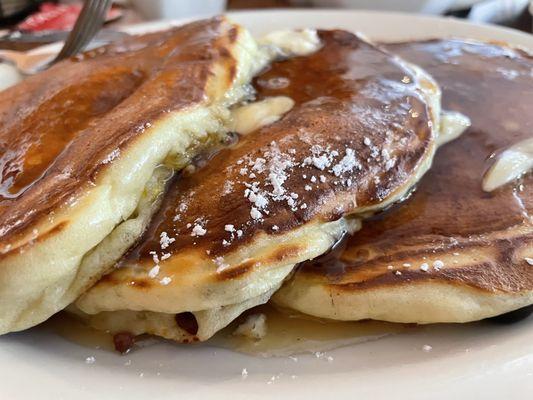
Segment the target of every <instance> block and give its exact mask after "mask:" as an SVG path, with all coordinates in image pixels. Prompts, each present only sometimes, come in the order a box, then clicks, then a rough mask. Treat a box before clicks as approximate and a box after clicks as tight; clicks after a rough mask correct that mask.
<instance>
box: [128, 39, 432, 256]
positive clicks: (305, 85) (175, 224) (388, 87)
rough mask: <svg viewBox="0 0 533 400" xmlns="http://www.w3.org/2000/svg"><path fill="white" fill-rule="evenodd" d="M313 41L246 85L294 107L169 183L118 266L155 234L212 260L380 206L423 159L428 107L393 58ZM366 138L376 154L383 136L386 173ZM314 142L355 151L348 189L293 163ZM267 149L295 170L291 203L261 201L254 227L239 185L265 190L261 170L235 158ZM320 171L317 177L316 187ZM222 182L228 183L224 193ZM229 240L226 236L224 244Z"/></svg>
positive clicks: (155, 245)
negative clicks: (314, 47) (259, 238)
mask: <svg viewBox="0 0 533 400" xmlns="http://www.w3.org/2000/svg"><path fill="white" fill-rule="evenodd" d="M319 35H320V38H321V41H322V48H321V49H320V50H318V51H317V52H316V53H313V54H311V55H308V56H302V57H294V58H290V59H287V60H282V61H278V62H275V63H273V64H272V65H271V66H270V67H269V68H268V69H267V70H266V71H264V72H263V73H262V74H261V75H260V76H258V77H257V78H256V79H255V80H254V87H255V89H256V91H257V99H263V98H266V97H270V96H287V97H290V98H291V99H293V100H294V101H295V105H294V107H293V109H292V110H291V111H289V112H288V113H287V114H286V115H285V116H284V117H283V118H282V119H281V120H280V121H278V122H276V123H273V124H272V125H269V126H266V127H264V128H261V129H259V130H257V131H255V132H252V133H249V134H247V135H246V136H244V137H242V138H241V140H240V141H239V142H238V143H237V144H236V145H234V146H232V147H230V148H226V149H223V150H221V151H220V152H218V153H217V154H215V155H214V156H212V157H211V158H210V159H209V161H208V162H207V163H204V164H205V165H203V166H202V167H200V168H198V170H197V171H196V172H194V173H192V174H189V175H187V176H182V177H180V178H179V179H178V180H176V182H175V184H173V185H172V187H171V188H170V189H169V191H168V193H167V194H166V195H165V199H164V201H163V206H162V209H161V211H160V212H159V214H158V215H157V216H156V218H155V220H154V222H153V223H152V224H151V226H150V228H149V229H148V231H147V233H146V234H145V236H144V238H143V239H142V240H141V242H140V244H139V245H138V246H137V247H136V248H135V249H134V250H133V251H131V252H130V253H129V255H128V256H127V257H126V259H125V260H123V262H126V263H127V262H130V261H132V260H133V261H135V260H139V259H151V258H152V255H151V254H153V253H152V252H156V253H160V252H161V246H160V237H161V234H164V233H166V234H168V236H169V237H171V238H173V239H175V241H174V242H172V243H171V244H170V245H169V247H168V248H166V249H164V250H163V251H164V252H168V253H172V252H176V251H178V250H181V249H183V248H185V247H189V246H198V247H200V248H202V249H204V250H205V249H207V250H208V251H209V252H210V253H209V254H211V255H214V254H220V253H224V252H229V251H231V250H233V249H234V248H235V246H237V245H241V244H243V243H246V241H247V240H249V239H250V238H251V237H253V236H254V235H255V234H256V233H257V232H259V231H263V230H264V231H266V232H268V233H272V234H279V233H283V232H286V231H288V230H291V229H293V228H295V227H298V226H301V225H302V224H303V223H304V222H306V221H309V220H311V219H313V218H322V219H324V220H332V219H337V218H339V216H342V215H344V214H345V213H349V212H352V211H353V210H354V209H355V207H360V206H367V205H372V204H376V203H379V202H380V201H381V200H382V199H383V198H384V197H386V196H387V195H388V194H389V193H391V192H392V191H394V190H395V189H397V188H398V187H399V186H401V185H402V184H403V182H404V180H405V179H406V177H407V176H409V175H410V174H411V173H412V170H413V169H414V168H415V167H416V166H417V165H418V163H419V162H420V161H421V160H422V159H424V158H425V156H426V154H427V153H426V152H427V150H428V147H429V146H430V145H431V140H432V133H431V128H430V127H429V115H428V111H427V108H426V105H425V103H424V102H423V101H422V99H421V97H420V94H419V93H418V92H417V89H416V88H417V86H416V84H415V83H414V77H413V76H412V74H411V72H410V71H409V70H407V69H406V68H404V67H403V66H402V65H401V64H399V63H398V62H397V61H396V60H395V59H394V58H393V57H391V56H390V55H388V54H386V53H384V52H382V51H381V50H379V49H377V48H376V47H374V46H372V45H369V44H367V43H366V42H364V41H362V40H361V39H359V38H357V37H356V36H355V35H353V34H350V33H347V32H343V31H323V32H320V33H319ZM365 137H368V138H369V139H371V141H372V143H374V144H375V146H376V148H378V149H381V148H383V147H386V146H387V145H386V144H385V142H386V138H387V137H390V139H391V143H392V144H390V143H389V146H393V147H394V149H393V151H394V152H395V155H396V156H397V163H396V166H395V168H392V169H386V168H385V162H384V161H383V160H382V159H379V157H378V159H374V158H372V157H370V152H371V150H370V148H369V147H368V145H365V144H364V143H363V142H364V138H365ZM402 140H403V142H402V143H403V144H401V145H400V144H398V143H399V142H400V141H402ZM315 144H320V145H323V146H324V147H326V146H330V147H331V149H334V150H337V151H338V152H339V153H340V156H339V157H338V159H340V158H342V157H343V156H344V155H345V154H344V152H345V149H346V148H348V147H350V148H353V149H355V152H356V154H357V157H358V159H359V161H360V162H361V164H362V168H361V170H358V171H350V172H347V173H345V174H344V176H343V177H342V178H350V179H351V180H352V181H353V183H354V184H353V185H352V186H351V187H347V186H346V185H343V184H341V182H340V180H341V179H340V178H338V177H336V176H334V175H333V174H332V173H330V172H328V171H327V170H323V171H321V170H319V169H317V168H315V167H314V166H311V165H307V166H301V165H299V164H298V163H300V164H301V162H302V160H304V159H305V158H306V157H308V156H310V155H311V152H310V148H311V146H312V145H315ZM276 148H277V150H279V154H280V155H281V156H280V159H281V160H289V159H290V160H295V164H298V165H297V166H296V167H294V168H291V171H290V173H288V175H287V179H286V181H285V182H284V187H285V189H286V192H287V193H295V194H296V195H297V196H298V197H297V200H296V203H297V205H298V207H297V209H295V210H291V209H290V207H288V206H287V203H286V202H285V201H273V200H270V203H269V205H268V207H267V210H268V212H269V213H268V214H266V212H264V213H263V220H262V221H260V222H258V221H253V220H251V217H250V205H251V204H250V201H249V200H248V199H246V198H245V197H244V193H245V189H246V186H245V184H252V183H253V182H255V181H257V182H259V183H260V186H261V187H267V188H271V187H270V186H269V185H270V184H269V183H268V180H267V179H268V174H267V173H259V172H256V173H255V174H254V175H256V176H253V177H249V176H248V174H249V173H250V172H252V171H251V170H248V172H247V173H246V174H241V173H240V172H239V170H240V169H241V168H242V167H243V166H246V163H244V164H239V162H240V160H242V159H245V158H246V157H250V158H252V159H256V158H257V157H264V158H266V159H267V161H268V157H267V156H266V155H265V154H267V153H268V152H269V151H273V150H272V149H276ZM304 175H305V176H306V177H307V178H304ZM313 175H315V176H316V178H317V182H315V183H313V184H312V186H313V189H312V190H304V188H305V186H306V185H307V184H310V183H311V182H310V181H309V178H310V177H311V176H313ZM320 175H324V181H322V182H321V181H318V178H319V176H320ZM377 178H379V179H380V180H379V183H376V182H378V180H377ZM228 182H229V183H231V184H232V186H231V188H230V189H228V190H227V189H226V185H227V184H228ZM341 199H345V201H344V200H343V201H341ZM303 204H305V206H306V207H305V208H304V207H301V205H303ZM185 205H186V208H185V209H183V210H181V208H182V206H183V207H184V206H185ZM199 219H201V220H204V221H207V222H206V224H205V226H203V228H205V230H206V232H205V234H203V235H202V236H194V235H193V234H191V229H192V227H193V226H194V225H195V221H198V220H199ZM227 224H231V225H233V226H234V227H235V230H242V235H241V236H239V237H236V235H235V234H233V235H230V233H229V232H228V231H226V230H225V226H226V225H227ZM230 236H233V239H234V240H233V241H231V243H229V244H226V245H224V240H229V239H230Z"/></svg>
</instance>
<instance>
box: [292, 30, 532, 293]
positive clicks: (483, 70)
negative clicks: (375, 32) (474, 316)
mask: <svg viewBox="0 0 533 400" xmlns="http://www.w3.org/2000/svg"><path fill="white" fill-rule="evenodd" d="M387 48H388V49H389V50H390V51H392V52H395V53H397V54H399V55H400V56H402V57H404V58H405V59H406V60H408V61H411V62H413V63H416V64H418V65H420V66H421V67H422V68H425V69H426V70H427V71H428V72H429V73H430V74H432V75H433V77H434V78H435V79H436V80H437V82H438V83H439V84H440V86H441V88H442V90H443V108H444V109H448V110H455V111H459V112H461V113H463V114H465V115H467V116H469V117H470V119H471V121H472V126H471V127H470V128H469V129H468V130H467V132H465V133H464V134H463V135H462V136H461V137H460V138H459V139H457V140H455V141H453V142H451V143H449V144H447V145H445V146H444V147H443V148H441V149H439V151H438V152H437V155H436V157H435V160H434V163H433V166H432V168H431V169H430V170H429V172H428V173H427V174H426V175H425V176H424V178H423V179H422V181H421V182H420V184H419V185H418V187H417V189H416V191H415V192H414V194H413V195H412V196H411V197H410V198H409V199H408V200H407V201H406V202H405V203H402V204H400V205H398V206H395V207H393V208H392V209H390V210H389V211H387V212H384V213H382V214H379V215H377V216H376V217H375V218H373V219H371V220H369V221H367V222H366V223H365V224H363V229H362V230H361V231H359V232H357V233H356V234H355V235H354V236H353V237H351V238H349V239H347V241H346V242H345V243H344V250H343V251H337V252H336V253H335V254H332V255H329V256H327V257H324V258H322V259H320V260H315V261H313V262H309V263H307V264H303V265H302V266H301V268H300V269H299V271H298V273H297V276H298V274H304V275H305V274H307V273H311V272H312V273H314V274H316V275H320V276H323V277H328V279H329V282H331V283H343V284H346V285H347V288H348V287H351V288H354V289H355V288H361V289H363V288H365V287H372V286H376V285H381V284H394V283H399V282H404V281H405V282H407V281H411V280H414V279H427V278H428V277H429V276H430V275H431V277H432V278H439V279H443V280H452V281H460V282H462V283H466V284H468V285H472V286H475V287H478V288H482V289H488V290H496V289H500V290H506V291H519V290H523V289H527V290H531V289H532V288H533V269H532V268H531V266H529V265H528V264H527V263H526V262H525V260H524V259H523V258H520V257H518V256H514V255H513V252H514V250H515V249H517V248H519V247H521V246H524V245H527V243H530V244H531V243H532V242H533V237H532V235H531V233H529V234H525V235H518V236H517V237H508V238H505V239H504V240H497V241H496V240H489V239H487V240H485V239H484V237H485V236H487V235H489V234H490V233H492V232H495V231H500V232H502V233H503V235H504V236H505V231H506V230H507V229H508V228H511V227H517V226H522V227H524V228H526V229H528V228H527V227H529V230H528V232H531V228H530V227H531V224H532V212H533V184H532V183H533V177H532V176H531V174H529V175H526V176H524V177H523V178H522V179H520V180H518V181H516V182H513V183H511V184H508V185H506V186H504V187H502V188H500V189H498V190H495V191H493V192H490V193H487V192H484V191H483V190H482V179H483V176H484V173H485V171H486V170H487V169H488V168H489V167H490V165H492V163H493V161H494V157H495V155H497V154H498V153H499V152H501V151H503V150H504V149H506V148H508V147H510V146H512V145H513V144H515V143H517V142H519V141H521V140H524V139H526V138H528V137H531V136H532V135H533V113H532V105H533V58H532V57H531V56H529V55H527V54H525V53H524V52H522V51H519V50H511V49H508V48H504V47H500V46H498V45H492V44H480V43H470V42H467V41H461V40H432V41H423V42H414V43H400V44H392V45H388V46H387ZM470 245H476V246H480V248H481V249H483V248H486V249H491V250H492V249H496V250H497V253H498V259H496V260H494V261H495V262H494V263H493V264H483V265H468V266H467V267H466V268H462V269H460V270H456V269H455V268H451V269H447V268H443V269H442V270H441V271H440V272H436V271H434V272H431V273H426V272H421V271H420V270H418V265H413V266H412V268H402V267H401V266H402V259H406V258H409V257H418V258H420V259H422V256H427V259H428V260H430V259H432V258H433V259H435V258H438V254H451V253H452V252H453V253H455V254H457V255H460V253H461V251H462V249H463V248H465V247H468V246H470ZM389 264H393V265H395V266H398V265H399V266H400V267H399V268H401V269H402V275H395V274H394V273H393V272H394V271H387V268H386V266H387V265H389ZM413 269H414V270H413Z"/></svg>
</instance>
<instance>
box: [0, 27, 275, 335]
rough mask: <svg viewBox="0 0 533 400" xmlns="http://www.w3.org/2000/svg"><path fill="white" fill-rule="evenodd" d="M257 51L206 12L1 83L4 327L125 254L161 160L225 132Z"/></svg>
mask: <svg viewBox="0 0 533 400" xmlns="http://www.w3.org/2000/svg"><path fill="white" fill-rule="evenodd" d="M264 61H265V60H264V57H260V54H259V52H258V48H257V46H256V44H255V41H254V40H253V39H252V38H251V37H250V35H249V34H248V33H247V32H246V31H244V30H243V29H242V28H240V27H239V26H237V25H235V24H232V23H230V22H228V21H227V20H226V19H224V18H214V19H211V20H204V21H199V22H195V23H191V24H188V25H185V26H182V27H179V28H174V29H171V30H168V31H165V32H158V33H153V34H148V35H144V36H138V37H131V38H128V39H125V40H124V41H122V42H119V43H116V44H111V45H109V46H106V47H102V48H99V49H95V50H92V51H90V52H88V53H84V54H82V55H80V56H78V57H74V58H71V59H69V60H66V61H63V62H61V63H59V64H57V65H55V66H53V67H52V68H50V69H49V70H47V71H45V72H43V73H40V74H38V75H35V76H32V77H30V78H28V79H27V80H25V81H24V82H22V83H20V84H19V85H17V86H14V87H12V88H9V89H7V90H6V91H4V92H2V95H1V97H0V121H1V127H0V148H1V149H2V150H1V164H0V165H1V181H0V333H5V332H8V331H12V330H20V329H24V328H27V327H29V326H32V325H34V324H36V323H39V322H41V321H43V320H44V319H46V318H47V317H49V316H50V315H51V314H53V313H55V312H57V311H58V310H60V309H62V308H63V307H65V306H66V305H67V304H69V303H70V302H72V301H73V300H74V299H75V298H76V297H77V296H79V294H80V293H81V292H82V291H84V290H85V289H86V288H87V287H89V286H90V285H92V283H94V282H95V281H96V280H97V279H98V278H99V277H100V276H101V275H102V274H103V273H104V272H105V271H106V269H107V268H108V267H109V266H111V265H112V264H113V262H114V261H116V259H118V258H119V257H120V255H121V254H122V253H123V252H124V251H125V250H126V249H127V248H128V247H129V246H130V245H131V244H132V242H133V241H134V240H135V239H136V238H137V237H138V235H140V233H141V232H142V230H143V228H144V225H145V224H146V222H147V221H148V219H149V216H150V213H151V209H153V206H154V201H155V199H156V198H157V195H158V194H159V193H160V191H161V190H162V185H163V183H164V182H163V181H164V179H165V176H166V175H168V173H167V174H165V173H164V171H162V170H164V169H167V170H172V169H179V168H181V167H183V166H184V165H186V163H187V162H188V161H189V160H190V159H191V158H192V157H194V156H195V155H197V154H198V152H199V151H200V149H202V148H205V147H207V146H210V145H213V144H214V143H218V142H219V141H220V140H221V138H222V137H223V135H224V134H225V133H226V132H227V130H228V128H229V126H228V123H229V122H230V119H229V110H228V107H229V106H230V105H232V104H233V103H235V102H237V101H239V100H240V99H242V98H243V96H244V95H246V93H247V92H246V90H245V89H246V85H247V84H249V83H250V80H251V77H252V75H253V73H255V72H256V70H257V69H258V68H260V67H261V65H260V63H261V62H264ZM158 166H164V168H161V167H158ZM147 185H148V186H147ZM140 206H142V207H141V208H139V207H140ZM119 224H120V227H119V228H117V229H118V231H116V232H115V231H113V230H114V228H115V227H117V226H118V225H119ZM112 232H114V233H113V234H112V235H110V234H111V233H112Z"/></svg>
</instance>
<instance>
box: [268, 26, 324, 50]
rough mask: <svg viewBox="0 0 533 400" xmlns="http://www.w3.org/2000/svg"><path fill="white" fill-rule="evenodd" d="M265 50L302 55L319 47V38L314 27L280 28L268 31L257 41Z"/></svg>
mask: <svg viewBox="0 0 533 400" xmlns="http://www.w3.org/2000/svg"><path fill="white" fill-rule="evenodd" d="M259 43H260V44H262V45H265V46H266V50H267V52H273V53H274V54H275V55H276V56H285V57H287V56H304V55H307V54H311V53H314V52H315V51H317V50H318V49H319V48H320V38H319V37H318V34H317V31H316V30H314V29H301V30H296V31H295V30H280V31H274V32H270V33H268V34H267V35H265V36H263V38H262V39H261V40H260V41H259Z"/></svg>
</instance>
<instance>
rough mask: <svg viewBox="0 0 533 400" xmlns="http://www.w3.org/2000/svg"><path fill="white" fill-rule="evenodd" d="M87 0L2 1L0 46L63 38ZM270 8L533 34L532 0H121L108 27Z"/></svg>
mask: <svg viewBox="0 0 533 400" xmlns="http://www.w3.org/2000/svg"><path fill="white" fill-rule="evenodd" d="M81 5H82V1H81V0H55V1H54V0H45V1H41V0H0V48H10V49H14V50H26V49H29V48H32V47H35V46H37V45H42V44H44V43H48V42H53V41H57V40H61V35H62V34H64V33H65V32H66V31H68V30H70V29H71V28H72V26H73V24H74V22H75V20H76V17H77V15H78V14H79V11H80V9H81ZM266 8H337V9H338V8H346V9H366V10H389V11H403V12H410V13H421V14H433V15H447V16H454V17H458V18H465V19H469V20H472V21H475V22H486V23H492V24H499V25H505V26H509V27H513V28H515V29H520V30H522V31H526V32H533V24H532V21H533V18H532V14H533V1H532V0H117V1H114V2H113V7H112V8H111V10H110V11H109V13H108V16H107V22H106V27H107V28H109V29H110V30H112V29H113V27H116V26H118V25H124V24H132V23H138V22H143V21H150V20H155V19H179V18H190V17H194V16H207V15H214V14H219V13H223V12H225V11H237V10H251V9H266Z"/></svg>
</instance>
